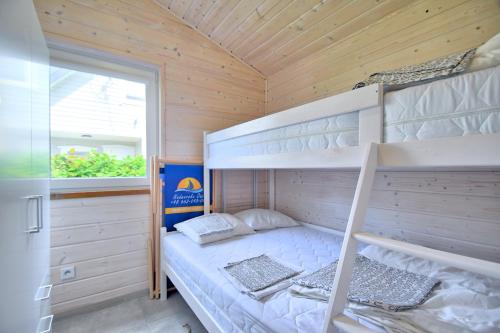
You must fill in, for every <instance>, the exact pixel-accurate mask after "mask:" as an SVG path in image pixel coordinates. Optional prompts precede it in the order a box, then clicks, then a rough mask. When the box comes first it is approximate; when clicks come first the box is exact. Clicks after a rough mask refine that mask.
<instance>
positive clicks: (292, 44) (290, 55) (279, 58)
mask: <svg viewBox="0 0 500 333" xmlns="http://www.w3.org/2000/svg"><path fill="white" fill-rule="evenodd" d="M411 3H412V1H411V0H405V1H400V0H396V1H383V2H368V1H360V2H356V1H350V2H349V3H348V4H347V5H346V6H343V7H341V8H340V9H339V10H338V11H334V12H332V14H331V15H329V16H327V17H325V18H324V19H323V20H322V21H321V22H318V23H317V24H315V25H313V26H312V27H311V28H310V29H308V30H306V31H304V32H302V33H300V34H298V35H297V36H296V37H295V38H293V39H292V40H290V41H289V42H288V43H285V44H282V45H280V46H278V47H276V49H275V51H274V52H273V53H268V56H267V57H261V58H260V59H255V60H254V61H255V63H256V66H258V67H259V68H262V69H263V70H264V71H265V72H266V73H268V74H272V73H276V72H277V71H279V70H280V69H283V68H286V67H287V66H288V65H290V64H292V63H294V62H295V61H298V60H301V59H303V58H306V57H307V56H309V55H311V54H313V53H315V52H318V51H320V50H322V49H324V48H325V47H328V46H330V45H333V44H334V43H336V42H338V41H341V40H343V39H345V38H346V37H348V36H350V35H352V34H353V33H357V32H358V31H363V30H364V29H365V28H367V27H368V26H370V25H371V24H373V23H375V22H377V21H378V20H380V19H382V18H384V17H386V16H388V15H389V14H391V13H392V12H394V11H396V10H398V9H400V8H403V7H406V6H408V5H409V4H411Z"/></svg>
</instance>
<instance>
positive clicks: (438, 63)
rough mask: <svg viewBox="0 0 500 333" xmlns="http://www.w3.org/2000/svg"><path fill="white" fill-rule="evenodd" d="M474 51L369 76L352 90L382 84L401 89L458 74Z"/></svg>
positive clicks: (469, 60)
mask: <svg viewBox="0 0 500 333" xmlns="http://www.w3.org/2000/svg"><path fill="white" fill-rule="evenodd" d="M475 53H476V49H475V48H473V49H469V50H466V51H463V52H459V53H454V54H451V55H448V56H445V57H441V58H437V59H433V60H430V61H427V62H424V63H421V64H418V65H409V66H404V67H401V68H398V69H394V70H389V71H384V72H379V73H374V74H371V75H370V76H369V77H368V79H366V80H365V81H361V82H358V83H356V85H355V86H354V87H353V89H357V88H361V87H364V86H368V85H370V84H373V83H382V84H383V85H384V87H385V88H386V89H389V90H390V89H391V88H392V89H401V88H406V87H409V86H412V85H416V84H422V83H424V82H428V81H431V80H437V79H442V78H445V77H448V76H451V75H454V74H458V73H461V72H463V71H464V70H466V69H467V67H468V66H469V64H470V62H471V61H472V58H473V57H474V55H475Z"/></svg>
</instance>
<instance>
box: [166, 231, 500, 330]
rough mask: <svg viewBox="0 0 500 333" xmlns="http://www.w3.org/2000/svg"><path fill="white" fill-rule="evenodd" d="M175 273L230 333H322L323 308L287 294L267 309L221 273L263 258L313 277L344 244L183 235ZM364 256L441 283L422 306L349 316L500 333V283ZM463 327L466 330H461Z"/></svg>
mask: <svg viewBox="0 0 500 333" xmlns="http://www.w3.org/2000/svg"><path fill="white" fill-rule="evenodd" d="M162 241H163V245H164V257H165V260H166V261H167V263H168V264H169V265H170V267H171V268H172V269H173V270H174V272H175V273H176V274H177V275H178V276H179V278H180V279H181V280H182V281H183V282H184V283H185V284H186V286H187V287H188V288H189V289H190V291H191V292H192V293H193V295H194V296H195V297H196V298H197V299H198V300H199V301H200V302H201V304H203V306H204V308H205V309H206V310H207V311H208V312H209V313H210V314H211V315H212V317H213V318H215V320H216V321H217V323H218V324H219V325H220V326H221V328H222V329H223V330H224V331H225V332H245V333H246V332H266V333H269V332H308V333H315V332H321V328H322V323H323V321H324V316H325V312H326V306H327V305H326V303H322V302H318V301H313V300H310V299H305V298H297V297H293V296H291V295H290V294H289V293H288V291H287V290H283V291H281V292H278V293H276V294H274V295H273V296H272V297H271V298H269V299H267V300H265V301H256V300H254V299H252V298H250V297H248V296H246V295H244V294H241V293H240V292H239V291H238V290H237V289H236V288H235V287H234V286H233V285H232V284H231V283H230V282H228V281H227V280H226V279H225V278H224V277H223V275H222V274H221V273H220V272H219V270H218V268H220V267H223V266H224V265H226V264H227V263H228V262H235V261H239V260H242V259H246V258H249V257H253V256H257V255H260V254H263V253H265V254H268V255H270V256H273V257H276V258H278V259H280V260H282V261H283V262H286V263H289V264H292V265H296V266H301V267H302V268H303V269H305V270H306V271H308V272H312V271H314V270H316V269H319V268H321V267H323V266H325V265H327V264H328V263H330V262H332V261H333V260H334V259H335V258H337V257H338V254H339V252H340V247H341V241H342V239H341V238H340V237H337V236H334V235H332V234H329V233H325V232H322V231H318V230H314V229H311V228H308V227H302V226H300V227H292V228H282V229H275V230H268V231H259V232H257V233H256V234H253V235H248V236H243V237H239V238H234V239H230V240H226V241H221V242H216V243H212V244H207V245H205V246H200V245H198V244H196V243H194V242H192V241H191V240H189V239H188V238H187V237H185V236H183V235H182V234H180V233H177V232H172V233H168V234H167V236H166V237H164V238H163V240H162ZM362 253H363V254H364V255H365V256H367V257H369V258H372V259H375V260H378V261H379V262H382V263H384V264H386V265H390V266H394V267H397V268H400V269H405V270H408V271H413V272H417V273H420V274H426V275H429V276H433V277H435V278H438V279H440V280H441V281H442V283H441V285H440V286H439V287H437V288H436V289H435V290H434V291H433V292H432V294H431V296H430V298H429V299H428V300H427V301H426V303H425V304H423V305H422V306H420V307H419V308H417V309H414V310H410V311H403V312H398V313H391V312H388V311H384V310H382V309H378V308H373V307H369V306H362V305H355V304H353V303H350V305H349V310H347V311H346V314H347V315H349V316H351V317H355V318H359V320H360V321H361V322H362V323H363V324H365V325H367V326H369V327H370V328H372V329H376V330H377V331H379V332H380V331H384V329H382V327H386V328H388V330H390V328H392V330H393V331H394V330H395V329H396V328H397V329H401V330H403V331H405V332H422V331H423V329H422V328H421V327H418V323H421V324H425V328H426V329H427V330H428V331H431V332H445V333H447V332H450V333H451V332H469V331H479V332H488V333H489V332H497V328H498V327H500V281H498V280H492V279H488V278H485V277H480V276H477V275H474V274H472V273H467V272H464V271H460V270H457V269H454V268H451V267H443V266H440V265H438V264H434V263H430V262H427V261H424V260H420V259H416V258H412V257H409V256H406V255H403V254H400V253H395V252H391V251H386V250H382V249H379V248H376V247H373V246H368V247H367V248H365V249H364V250H363V251H362ZM464 327H465V328H464Z"/></svg>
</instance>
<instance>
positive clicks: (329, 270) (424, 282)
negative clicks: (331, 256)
mask: <svg viewBox="0 0 500 333" xmlns="http://www.w3.org/2000/svg"><path fill="white" fill-rule="evenodd" d="M337 262H338V260H337V261H335V262H333V263H331V264H329V265H328V266H326V267H323V268H321V269H320V270H317V271H315V272H313V273H311V274H309V275H305V276H302V277H299V278H296V279H294V280H293V283H294V284H296V285H298V286H301V287H307V288H309V289H308V290H307V291H305V292H303V294H305V295H307V294H308V293H309V294H311V289H318V293H317V294H318V295H320V296H319V297H317V298H321V297H324V296H325V295H327V293H325V291H327V292H328V294H329V292H331V288H332V285H333V279H334V276H335V271H336V269H337ZM437 284H439V281H438V280H436V279H433V278H429V277H427V276H424V275H420V274H415V273H411V272H406V271H402V270H400V269H397V268H394V267H390V266H386V265H384V264H382V263H379V262H378V261H375V260H371V259H368V258H366V257H364V256H362V255H358V256H357V257H356V261H355V264H354V272H353V276H352V280H351V285H350V287H349V294H348V298H349V300H350V301H353V302H357V303H361V304H366V305H371V306H375V307H379V308H383V309H385V310H390V311H401V310H406V309H411V308H414V307H416V306H417V305H419V304H422V303H423V302H424V301H425V300H426V299H427V297H428V295H429V294H430V292H431V291H432V289H433V288H434V286H436V285H437ZM297 290H298V291H300V289H296V290H295V291H296V292H297ZM312 294H314V293H312ZM304 297H305V296H304ZM311 298H314V297H311Z"/></svg>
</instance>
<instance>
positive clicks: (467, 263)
mask: <svg viewBox="0 0 500 333" xmlns="http://www.w3.org/2000/svg"><path fill="white" fill-rule="evenodd" d="M352 236H353V237H354V238H355V239H356V240H358V241H360V242H363V243H366V244H371V245H376V246H380V247H383V248H385V249H388V250H392V251H397V252H401V253H404V254H408V255H411V256H414V257H419V258H422V259H426V260H431V261H435V262H438V263H441V264H445V265H451V266H453V267H457V268H460V269H463V270H466V271H469V272H474V273H478V274H482V275H487V276H491V277H493V278H497V279H500V264H497V263H494V262H491V261H487V260H481V259H476V258H471V257H467V256H463V255H459V254H455V253H450V252H446V251H440V250H434V249H431V248H428V247H425V246H420V245H415V244H411V243H407V242H402V241H398V240H395V239H390V238H385V237H380V236H376V235H373V234H371V233H368V232H357V233H354V234H353V235H352Z"/></svg>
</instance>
